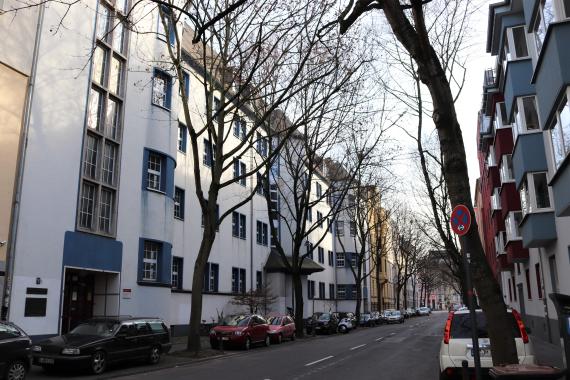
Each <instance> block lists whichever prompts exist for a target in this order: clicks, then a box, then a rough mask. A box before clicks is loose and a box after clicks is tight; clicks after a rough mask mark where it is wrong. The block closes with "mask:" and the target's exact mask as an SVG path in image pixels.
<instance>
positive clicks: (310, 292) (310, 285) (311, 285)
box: [307, 280, 315, 300]
mask: <svg viewBox="0 0 570 380" xmlns="http://www.w3.org/2000/svg"><path fill="white" fill-rule="evenodd" d="M307 298H308V299H310V300H312V299H313V298H315V281H311V280H309V281H307Z"/></svg>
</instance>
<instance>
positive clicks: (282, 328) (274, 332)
mask: <svg viewBox="0 0 570 380" xmlns="http://www.w3.org/2000/svg"><path fill="white" fill-rule="evenodd" d="M269 335H270V336H271V340H272V341H273V342H275V343H281V342H283V339H286V338H287V339H291V340H295V322H294V321H293V318H291V317H289V316H288V315H281V316H277V317H273V318H271V319H270V320H269Z"/></svg>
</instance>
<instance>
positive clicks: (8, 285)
mask: <svg viewBox="0 0 570 380" xmlns="http://www.w3.org/2000/svg"><path fill="white" fill-rule="evenodd" d="M39 8H40V9H39V11H38V22H37V24H36V36H35V40H34V51H33V53H32V66H31V72H30V80H29V81H28V86H27V91H26V103H25V105H24V114H23V120H22V133H21V144H20V148H19V152H18V157H19V162H18V168H17V170H16V183H15V187H14V201H13V203H12V220H11V222H10V235H9V238H8V247H7V252H6V274H5V278H6V281H5V283H4V303H3V305H2V311H1V313H0V314H1V315H0V319H1V320H7V319H8V316H9V314H10V300H11V297H12V294H11V293H12V281H13V279H14V261H15V259H16V242H17V238H18V222H19V218H20V201H21V199H22V185H23V181H24V167H25V163H26V151H27V147H28V132H29V129H30V118H31V117H30V115H31V113H32V102H33V100H34V88H35V84H36V72H37V66H38V55H39V50H40V40H41V31H42V28H43V22H44V11H45V4H44V3H41V4H40V6H39Z"/></svg>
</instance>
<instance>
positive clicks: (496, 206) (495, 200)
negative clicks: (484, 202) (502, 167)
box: [491, 187, 501, 210]
mask: <svg viewBox="0 0 570 380" xmlns="http://www.w3.org/2000/svg"><path fill="white" fill-rule="evenodd" d="M491 208H492V210H500V209H501V196H500V195H499V188H498V187H495V189H494V190H493V195H492V196H491Z"/></svg>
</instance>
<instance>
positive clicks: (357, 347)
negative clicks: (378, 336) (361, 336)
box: [350, 343, 366, 351]
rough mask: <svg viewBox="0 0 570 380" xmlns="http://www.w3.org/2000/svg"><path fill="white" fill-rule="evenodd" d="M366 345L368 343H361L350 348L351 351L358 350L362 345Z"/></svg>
mask: <svg viewBox="0 0 570 380" xmlns="http://www.w3.org/2000/svg"><path fill="white" fill-rule="evenodd" d="M364 346H366V343H364V344H361V345H360V346H356V347H352V348H351V349H350V351H353V350H357V349H359V348H360V347H364Z"/></svg>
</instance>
